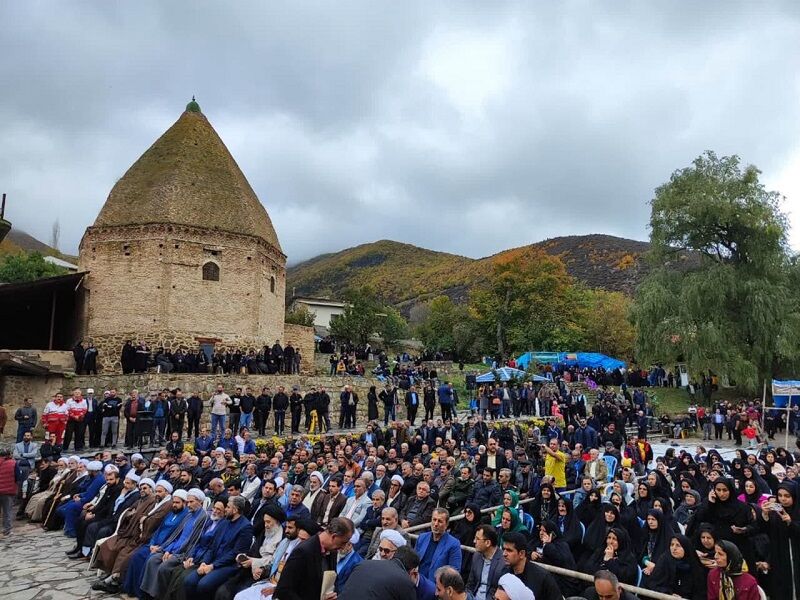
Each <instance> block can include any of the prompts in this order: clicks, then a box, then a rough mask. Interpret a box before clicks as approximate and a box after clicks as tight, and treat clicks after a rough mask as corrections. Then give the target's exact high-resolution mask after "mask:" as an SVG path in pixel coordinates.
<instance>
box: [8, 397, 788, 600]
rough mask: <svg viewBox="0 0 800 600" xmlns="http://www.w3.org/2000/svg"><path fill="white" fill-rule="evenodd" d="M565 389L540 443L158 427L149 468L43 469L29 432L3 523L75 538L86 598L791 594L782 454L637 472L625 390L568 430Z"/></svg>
mask: <svg viewBox="0 0 800 600" xmlns="http://www.w3.org/2000/svg"><path fill="white" fill-rule="evenodd" d="M500 389H503V388H500ZM78 392H80V390H78ZM564 392H566V395H572V390H571V389H570V387H569V386H566V385H563V384H562V383H561V382H557V383H556V389H555V391H554V392H553V393H554V400H555V403H556V405H557V406H558V405H559V404H564V405H566V406H567V409H566V410H564V411H563V412H562V411H561V409H559V412H561V416H560V417H559V416H555V417H554V416H551V417H548V418H547V421H546V424H545V426H543V427H542V428H539V427H535V426H533V425H532V424H530V426H527V428H525V427H523V425H525V424H524V423H520V422H510V423H508V422H506V423H503V424H502V425H500V426H499V427H494V426H490V425H487V423H486V421H485V420H484V418H483V416H482V415H481V414H476V415H470V416H469V417H467V418H466V421H465V422H464V423H461V422H459V421H458V420H457V419H453V420H450V419H447V420H441V419H439V420H423V422H422V424H421V425H419V426H418V427H416V426H413V425H412V424H411V422H410V421H405V422H395V423H392V424H391V425H390V426H388V427H381V426H380V423H378V422H370V423H369V424H368V425H367V427H366V431H365V432H363V433H361V434H358V435H356V434H348V435H339V436H335V435H330V436H327V437H323V438H321V439H320V440H319V441H317V442H316V443H312V442H311V441H310V440H309V439H308V438H307V437H306V436H299V437H296V438H295V439H288V440H285V441H283V442H281V443H275V442H272V441H268V442H267V444H266V445H265V446H264V447H263V449H259V450H256V447H255V444H253V443H252V440H250V439H249V431H248V428H247V427H246V426H242V425H241V420H239V421H238V423H237V426H238V427H237V429H238V435H236V436H233V435H232V433H231V429H230V427H228V426H229V425H231V424H232V423H231V421H230V418H231V415H230V414H229V413H225V414H221V415H219V416H220V417H222V418H221V420H220V423H219V425H221V427H222V429H223V430H224V431H225V433H224V434H223V435H222V438H221V439H220V438H219V437H217V436H210V435H208V429H207V428H206V427H205V426H204V427H203V429H202V431H201V433H200V434H199V435H198V436H197V437H196V438H195V439H194V440H189V441H193V447H189V446H187V445H184V441H183V440H182V434H183V432H182V429H179V430H174V431H173V432H172V438H173V439H172V440H171V442H170V443H169V444H168V445H167V447H166V448H164V449H162V450H160V452H158V453H156V454H155V455H154V456H153V457H152V458H150V460H146V459H145V458H144V456H143V455H142V454H139V453H135V454H132V455H131V456H130V458H128V457H127V456H126V455H125V454H122V453H116V454H115V453H113V452H112V451H111V450H110V449H109V450H104V451H102V452H99V453H98V454H97V455H96V456H95V457H94V458H93V459H92V460H85V459H83V460H82V459H80V458H79V457H78V456H60V455H59V452H54V451H53V448H54V447H53V445H52V444H51V445H50V448H49V449H48V451H47V452H46V453H45V452H43V451H42V450H43V449H44V445H43V446H42V448H39V446H38V444H37V443H36V442H34V441H33V440H32V439H31V434H30V432H27V433H25V434H24V436H23V441H22V442H20V443H19V444H17V445H16V446H15V449H14V452H15V458H16V459H17V464H16V470H17V471H18V473H17V478H18V479H19V480H20V484H21V487H22V504H21V507H20V508H21V510H22V511H24V515H25V516H26V517H27V518H29V519H30V520H31V521H33V522H41V523H42V526H43V527H44V528H46V529H51V530H52V529H59V528H63V531H64V535H66V536H68V537H70V538H74V539H75V546H74V548H73V549H72V550H71V551H70V552H69V556H70V558H73V559H75V560H76V561H81V560H83V561H92V565H93V566H95V567H96V568H97V569H98V570H99V571H100V573H101V575H100V577H99V578H98V579H97V581H95V582H94V583H93V586H92V587H93V588H94V589H97V590H104V591H108V592H116V591H119V590H124V591H125V592H126V593H128V594H131V595H135V596H137V597H139V598H159V599H160V598H180V599H182V598H191V599H192V600H194V599H195V598H198V599H199V598H208V599H212V598H213V599H215V600H226V599H234V598H235V599H238V600H248V599H251V600H259V599H261V598H264V597H268V596H269V595H270V594H272V597H273V598H277V599H278V600H284V599H306V598H319V597H320V594H321V590H322V589H323V580H324V579H327V578H325V577H324V573H325V572H326V571H332V572H334V573H335V581H334V582H333V586H334V587H333V591H334V592H335V593H336V594H337V597H338V598H339V599H340V600H349V599H361V598H398V599H400V598H402V599H404V600H405V599H408V600H412V599H414V598H417V599H420V600H423V599H424V600H433V599H434V598H435V597H438V598H446V599H448V600H451V599H452V600H455V599H461V598H468V597H469V598H476V599H477V600H491V599H492V598H497V599H499V600H506V599H511V600H523V599H524V600H531V599H533V598H540V599H543V598H544V599H549V598H561V597H562V596H563V597H572V596H579V597H584V598H590V599H591V598H598V597H599V598H602V599H603V600H611V599H616V598H620V597H625V598H629V597H630V594H628V593H627V592H624V593H623V592H622V591H621V589H620V588H619V585H618V584H619V583H620V582H621V583H626V584H634V585H636V584H639V585H640V586H641V587H645V588H647V589H650V590H654V591H658V592H662V593H665V594H674V595H678V596H680V597H683V598H687V599H690V600H695V599H697V600H699V599H700V598H708V599H712V598H713V599H716V598H722V599H724V600H732V599H739V600H742V599H744V600H751V599H752V600H756V599H757V598H759V586H760V587H761V588H763V589H764V590H766V591H767V593H768V594H769V597H770V598H775V599H778V600H783V599H787V600H788V599H793V598H797V597H798V591H799V590H800V564H798V560H800V499H799V498H798V483H800V474H798V464H796V463H795V460H796V457H795V456H794V455H793V454H792V453H791V452H790V451H787V450H786V449H782V448H778V449H772V448H771V447H768V446H765V447H763V448H762V449H761V450H760V451H759V452H758V453H748V452H747V451H746V450H744V449H739V450H737V451H736V455H735V457H734V458H732V459H730V460H726V459H724V458H723V456H722V455H721V454H720V452H719V451H717V450H715V449H711V450H709V451H706V450H705V449H704V448H703V447H702V446H699V447H697V451H696V452H694V453H690V452H687V451H685V450H682V451H679V452H676V450H675V448H670V449H668V450H667V451H666V453H665V454H664V455H663V456H658V457H654V456H653V450H652V448H651V446H650V444H649V443H648V441H647V439H646V436H647V431H646V430H641V429H639V430H638V431H637V434H636V435H627V434H626V429H625V424H626V421H627V415H626V414H625V412H624V411H622V410H620V407H619V406H618V403H617V402H618V400H620V398H622V399H623V400H624V398H625V395H624V393H623V394H620V395H619V396H614V397H609V395H608V393H603V394H601V396H600V399H598V400H597V401H596V402H595V404H594V406H593V407H592V408H591V409H590V410H588V411H586V412H585V413H583V414H582V413H581V410H580V409H579V408H577V407H574V402H567V401H566V399H565V397H564V396H565V394H564ZM218 393H220V394H223V393H224V392H223V390H218ZM504 399H505V394H503V396H502V397H501V401H502V400H504ZM740 408H741V409H742V410H743V412H745V411H746V410H748V409H749V408H750V407H747V406H745V407H740ZM630 410H633V407H629V410H628V412H630ZM641 410H643V411H647V410H648V407H647V406H646V400H645V402H644V405H643V406H642V409H641ZM512 412H513V403H512ZM565 422H566V427H565V426H564V423H565ZM235 430H236V429H234V431H235ZM195 433H197V432H195ZM8 460H9V459H7V458H0V486H2V474H3V465H4V462H5V461H8ZM23 468H24V469H26V470H27V471H28V472H29V474H28V473H22V472H20V471H22V469H23ZM462 546H468V547H470V548H471V549H474V550H465V549H462ZM541 565H552V566H557V567H562V568H565V569H569V570H572V571H581V572H583V573H586V574H590V575H594V579H595V581H594V585H588V587H587V583H585V582H582V581H580V580H578V579H575V578H571V577H567V576H563V575H553V574H552V573H551V572H549V571H547V570H546V569H544V568H542V566H541ZM330 597H333V596H330Z"/></svg>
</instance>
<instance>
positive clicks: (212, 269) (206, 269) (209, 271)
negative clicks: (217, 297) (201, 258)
mask: <svg viewBox="0 0 800 600" xmlns="http://www.w3.org/2000/svg"><path fill="white" fill-rule="evenodd" d="M203 281H219V265H218V264H217V263H213V262H210V261H209V262H207V263H206V264H204V265H203Z"/></svg>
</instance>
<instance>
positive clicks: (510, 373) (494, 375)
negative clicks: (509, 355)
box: [475, 367, 549, 383]
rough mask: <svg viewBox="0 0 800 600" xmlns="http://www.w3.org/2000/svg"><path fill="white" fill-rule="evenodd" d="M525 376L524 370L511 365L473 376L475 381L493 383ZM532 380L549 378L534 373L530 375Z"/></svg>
mask: <svg viewBox="0 0 800 600" xmlns="http://www.w3.org/2000/svg"><path fill="white" fill-rule="evenodd" d="M525 376H526V373H525V371H520V370H519V369H512V368H511V367H500V368H499V369H496V370H494V371H489V372H488V373H484V374H483V375H479V376H478V377H476V378H475V381H477V382H478V383H494V382H495V381H497V380H498V379H500V381H509V380H511V379H525ZM532 381H549V379H546V378H544V377H540V376H539V375H534V376H533V377H532Z"/></svg>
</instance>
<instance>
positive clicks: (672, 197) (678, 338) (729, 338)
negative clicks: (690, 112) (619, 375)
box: [632, 152, 800, 391]
mask: <svg viewBox="0 0 800 600" xmlns="http://www.w3.org/2000/svg"><path fill="white" fill-rule="evenodd" d="M759 175H760V172H759V170H758V169H757V168H756V167H754V166H742V164H741V161H740V159H739V157H737V156H728V157H721V158H720V157H717V156H716V155H715V154H714V153H713V152H706V153H705V154H703V155H702V156H700V157H698V158H697V159H696V160H695V161H694V162H693V164H692V166H690V167H687V168H684V169H680V170H678V171H676V172H675V173H673V174H672V177H671V178H670V180H669V181H668V182H667V183H665V184H664V185H662V186H661V187H659V188H657V189H656V192H655V197H654V198H653V200H652V201H651V217H650V228H651V238H650V241H651V246H652V255H651V260H652V262H653V270H652V271H651V273H650V274H649V275H648V277H647V278H646V279H645V281H644V282H643V283H642V284H641V286H640V287H639V289H638V291H637V296H636V301H635V304H634V307H633V311H632V315H633V318H634V323H635V327H636V354H637V359H638V360H639V362H641V363H645V364H647V363H648V362H665V363H672V362H673V361H674V360H677V359H678V358H682V359H683V360H684V361H685V362H686V363H687V364H688V365H689V368H690V370H691V371H692V372H693V373H695V374H696V373H699V372H701V371H705V370H707V369H711V370H713V371H714V372H716V373H717V374H719V375H727V376H728V377H729V378H730V379H732V380H735V381H736V382H737V384H739V385H740V386H741V387H743V388H744V389H746V390H749V391H753V390H755V389H756V388H758V387H759V385H760V383H761V382H762V381H764V380H767V379H769V378H770V377H772V376H773V375H774V374H777V373H779V372H780V370H781V369H782V368H787V367H790V366H793V365H797V362H798V358H800V307H799V306H798V294H797V287H795V286H796V285H797V283H796V282H797V281H798V274H797V269H798V266H797V262H796V260H793V258H792V257H791V255H790V252H789V250H788V246H787V241H786V236H787V221H786V218H785V216H784V215H783V213H782V212H781V211H780V201H781V196H780V195H779V194H778V193H777V192H773V191H767V190H766V189H765V188H764V186H763V184H761V182H760V181H759Z"/></svg>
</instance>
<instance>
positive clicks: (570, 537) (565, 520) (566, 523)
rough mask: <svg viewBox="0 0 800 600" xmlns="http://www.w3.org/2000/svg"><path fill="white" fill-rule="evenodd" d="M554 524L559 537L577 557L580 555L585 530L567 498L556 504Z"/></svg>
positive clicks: (559, 500) (560, 499)
mask: <svg viewBox="0 0 800 600" xmlns="http://www.w3.org/2000/svg"><path fill="white" fill-rule="evenodd" d="M553 522H554V523H555V524H556V527H558V533H559V537H560V538H561V539H562V540H563V541H565V542H566V543H567V545H569V547H570V549H571V551H572V553H573V554H574V555H575V556H578V555H579V554H580V549H581V543H582V541H583V540H582V537H583V530H582V529H581V523H580V520H579V519H578V517H577V514H576V513H575V511H573V510H572V502H570V501H569V500H568V499H566V498H559V499H558V502H556V517H555V519H553Z"/></svg>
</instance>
